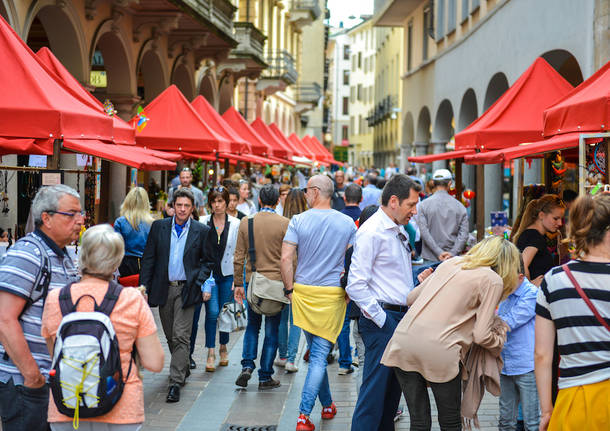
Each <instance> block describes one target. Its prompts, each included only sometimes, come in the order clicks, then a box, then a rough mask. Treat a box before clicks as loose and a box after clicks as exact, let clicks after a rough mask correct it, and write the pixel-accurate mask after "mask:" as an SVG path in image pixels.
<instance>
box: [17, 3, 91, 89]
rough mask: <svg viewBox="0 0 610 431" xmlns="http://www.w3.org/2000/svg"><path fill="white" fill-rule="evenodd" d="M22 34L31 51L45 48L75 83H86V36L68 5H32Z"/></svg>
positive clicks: (75, 13)
mask: <svg viewBox="0 0 610 431" xmlns="http://www.w3.org/2000/svg"><path fill="white" fill-rule="evenodd" d="M23 34H24V35H26V37H25V38H24V40H25V41H26V43H27V44H28V46H29V47H30V48H31V49H32V50H33V51H34V52H36V51H38V50H39V49H40V48H42V47H43V46H46V47H48V48H49V49H50V50H51V51H52V52H53V54H54V55H55V56H56V57H57V58H58V60H59V61H61V63H62V64H63V65H64V66H65V67H66V69H68V71H69V72H70V73H71V74H72V75H73V76H74V77H75V78H76V79H77V80H79V81H80V82H81V83H89V64H88V61H87V51H86V50H87V48H86V46H87V44H86V41H85V34H84V32H83V29H82V27H81V24H80V21H79V17H78V13H77V11H76V10H75V8H74V5H73V4H72V3H71V2H55V1H51V0H41V1H38V2H34V3H32V5H31V6H30V8H29V10H28V13H27V15H26V19H25V23H24V28H23Z"/></svg>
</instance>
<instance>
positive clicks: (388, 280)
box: [346, 174, 420, 431]
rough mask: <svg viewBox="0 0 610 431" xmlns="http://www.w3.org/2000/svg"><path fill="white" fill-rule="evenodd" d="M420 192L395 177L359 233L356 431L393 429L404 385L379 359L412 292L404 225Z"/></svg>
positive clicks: (353, 276)
mask: <svg viewBox="0 0 610 431" xmlns="http://www.w3.org/2000/svg"><path fill="white" fill-rule="evenodd" d="M419 190H420V187H419V185H418V184H417V183H416V182H415V181H413V180H412V179H411V178H409V177H407V176H406V175H402V174H397V175H394V176H393V177H392V178H391V179H390V180H389V181H388V183H387V184H386V185H385V187H384V189H383V193H382V195H381V207H380V208H379V210H378V211H377V212H376V213H375V214H374V215H373V216H371V218H369V220H368V221H367V222H366V224H364V225H363V226H362V227H361V228H360V229H359V230H358V232H357V234H356V239H355V242H354V254H353V256H352V264H351V267H350V271H349V276H348V284H347V288H346V292H347V294H348V295H349V297H350V298H351V299H352V300H353V301H354V302H355V303H356V304H357V305H358V307H360V310H361V311H362V316H360V321H359V328H360V335H361V336H362V340H363V341H364V346H365V357H364V371H363V381H362V386H361V388H360V394H359V396H358V402H357V403H356V409H355V411H354V416H353V418H352V428H351V430H352V431H385V430H391V429H394V424H393V420H394V415H395V413H396V410H397V408H398V404H399V402H400V394H401V392H400V385H399V384H398V380H397V379H396V377H395V375H394V371H393V370H392V369H391V368H388V367H385V366H384V365H381V364H380V360H381V356H382V355H383V351H384V350H385V347H386V345H387V343H388V341H389V340H390V338H391V337H392V334H393V333H394V329H396V326H397V325H398V322H399V321H400V319H402V317H403V316H404V314H405V313H406V311H407V306H406V304H407V294H408V293H409V292H410V291H411V290H412V289H413V276H412V271H411V249H410V246H409V240H408V238H407V233H406V231H405V229H404V227H403V226H404V225H406V224H407V223H408V222H409V220H410V219H411V217H412V216H413V215H414V214H415V213H416V205H417V202H418V198H419V194H418V193H419Z"/></svg>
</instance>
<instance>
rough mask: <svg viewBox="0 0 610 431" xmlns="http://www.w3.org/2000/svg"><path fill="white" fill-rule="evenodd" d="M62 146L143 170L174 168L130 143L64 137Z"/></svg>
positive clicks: (166, 161)
mask: <svg viewBox="0 0 610 431" xmlns="http://www.w3.org/2000/svg"><path fill="white" fill-rule="evenodd" d="M62 148H64V149H67V150H71V151H74V152H76V153H84V154H89V155H92V156H95V157H101V158H102V159H106V160H110V161H112V162H117V163H121V164H123V165H127V166H131V167H132V168H136V169H141V170H145V171H160V170H169V169H175V168H176V163H175V162H171V161H169V160H166V159H161V158H159V157H155V156H152V155H150V153H148V151H147V150H146V149H144V148H140V147H136V146H131V145H129V146H128V145H115V144H106V143H104V142H101V141H96V140H93V139H90V140H80V139H64V142H63V145H62Z"/></svg>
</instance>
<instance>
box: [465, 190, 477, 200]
mask: <svg viewBox="0 0 610 431" xmlns="http://www.w3.org/2000/svg"><path fill="white" fill-rule="evenodd" d="M475 196H476V194H475V192H474V191H472V190H470V189H466V190H464V197H465V198H466V199H474V197H475Z"/></svg>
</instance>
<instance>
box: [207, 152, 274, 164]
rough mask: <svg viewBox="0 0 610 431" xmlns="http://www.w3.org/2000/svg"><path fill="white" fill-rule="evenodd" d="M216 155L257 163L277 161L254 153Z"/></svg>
mask: <svg viewBox="0 0 610 431" xmlns="http://www.w3.org/2000/svg"><path fill="white" fill-rule="evenodd" d="M218 157H220V158H221V159H227V160H239V161H240V162H251V163H258V164H259V165H275V164H277V162H275V161H274V160H271V159H269V158H267V157H261V156H256V155H254V154H232V153H220V154H218Z"/></svg>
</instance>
